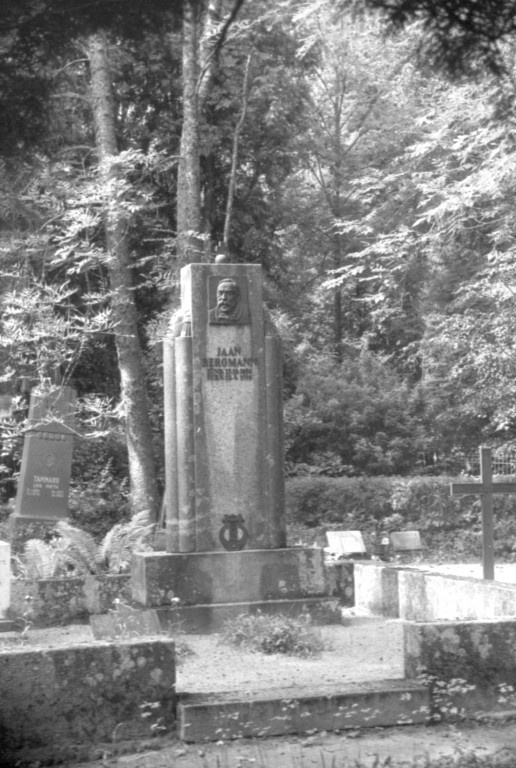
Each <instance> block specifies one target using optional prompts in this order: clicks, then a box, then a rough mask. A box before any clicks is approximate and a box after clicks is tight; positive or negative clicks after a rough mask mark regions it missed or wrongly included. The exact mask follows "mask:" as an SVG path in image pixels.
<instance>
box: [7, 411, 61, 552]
mask: <svg viewBox="0 0 516 768" xmlns="http://www.w3.org/2000/svg"><path fill="white" fill-rule="evenodd" d="M73 437H74V431H73V430H72V429H70V427H67V426H66V424H63V423H61V422H57V421H50V422H46V423H43V424H38V425H36V426H34V427H32V428H31V429H29V430H28V431H27V432H26V434H25V442H24V444H23V453H22V463H21V471H20V477H19V479H18V489H17V493H16V501H15V505H14V513H13V514H12V515H11V517H10V518H9V533H10V540H11V546H12V547H13V549H14V551H17V550H20V549H22V548H23V545H24V542H25V541H27V540H28V539H33V538H44V537H45V536H46V535H47V534H48V532H49V530H51V529H53V527H54V526H55V523H56V522H57V521H59V520H65V519H66V518H67V517H68V493H69V486H70V475H71V471H72V453H73Z"/></svg>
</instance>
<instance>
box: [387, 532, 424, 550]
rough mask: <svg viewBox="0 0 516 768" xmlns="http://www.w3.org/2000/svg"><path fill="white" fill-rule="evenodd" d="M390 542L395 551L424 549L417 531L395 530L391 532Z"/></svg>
mask: <svg viewBox="0 0 516 768" xmlns="http://www.w3.org/2000/svg"><path fill="white" fill-rule="evenodd" d="M391 544H392V548H393V550H394V551H395V552H420V551H421V550H423V549H424V545H423V542H422V541H421V536H420V535H419V531H396V532H394V533H391Z"/></svg>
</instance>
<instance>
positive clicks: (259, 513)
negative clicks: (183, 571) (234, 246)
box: [164, 264, 285, 552]
mask: <svg viewBox="0 0 516 768" xmlns="http://www.w3.org/2000/svg"><path fill="white" fill-rule="evenodd" d="M225 289H228V293H229V294H230V299H231V301H232V302H233V307H232V311H231V312H229V311H227V312H226V313H224V312H222V310H221V309H220V304H221V302H222V303H223V301H224V296H223V294H224V293H225ZM221 296H222V298H221ZM181 297H182V298H181V310H180V312H179V313H177V314H176V315H175V316H174V318H173V320H172V327H171V332H170V334H169V335H168V336H167V338H166V339H165V343H164V379H165V456H166V489H167V490H166V507H167V549H168V551H170V552H203V551H205V552H206V551H210V552H213V551H217V550H218V551H220V550H224V549H227V550H235V549H241V548H246V549H262V548H263V549H269V548H277V547H283V546H285V521H284V483H283V450H282V412H281V405H282V404H281V355H280V345H279V339H278V338H277V336H276V334H275V331H274V329H273V327H272V325H271V324H270V323H268V322H267V319H266V317H265V315H264V309H263V304H262V278H261V268H260V267H259V266H254V265H242V264H190V265H189V266H187V267H184V268H183V269H182V270H181Z"/></svg>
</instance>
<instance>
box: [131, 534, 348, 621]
mask: <svg viewBox="0 0 516 768" xmlns="http://www.w3.org/2000/svg"><path fill="white" fill-rule="evenodd" d="M132 595H133V599H134V600H135V601H136V602H137V603H139V604H140V605H143V606H146V607H153V608H157V609H162V610H161V611H160V618H162V621H163V623H164V624H168V623H174V622H175V621H180V622H184V623H185V624H186V625H187V626H188V629H189V630H191V631H200V632H205V631H211V630H213V629H216V628H218V627H219V626H220V625H221V623H223V621H224V620H225V619H227V618H232V617H234V616H236V615H238V614H241V613H253V612H255V611H257V610H260V611H261V612H263V613H274V612H277V613H288V614H291V615H298V614H300V613H309V614H310V615H311V616H312V617H313V619H314V621H317V622H318V623H326V622H328V623H329V622H340V620H341V613H340V607H339V597H338V596H335V597H329V596H328V595H329V590H328V584H327V581H326V573H325V569H324V559H323V553H322V550H320V549H314V548H303V547H293V548H291V549H287V548H285V549H276V550H267V549H262V550H245V551H241V552H197V553H190V554H184V555H181V554H172V553H166V552H138V553H136V554H135V555H134V559H133V568H132Z"/></svg>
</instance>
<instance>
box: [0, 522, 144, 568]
mask: <svg viewBox="0 0 516 768" xmlns="http://www.w3.org/2000/svg"><path fill="white" fill-rule="evenodd" d="M154 529H155V524H154V523H151V522H150V518H149V515H148V513H147V512H142V513H140V514H138V515H135V516H134V517H133V518H132V519H131V520H130V521H129V522H127V523H119V524H117V525H115V526H113V528H111V530H110V531H108V533H107V534H106V535H105V536H104V538H103V539H102V541H101V542H100V544H97V542H96V541H95V539H94V538H93V536H92V535H91V534H90V533H87V531H83V530H82V529H81V528H78V527H76V526H74V525H70V523H67V522H66V521H64V520H61V521H59V522H58V523H57V525H56V535H55V536H54V537H53V538H52V539H51V540H50V541H49V542H48V543H47V542H45V541H42V540H41V539H30V540H29V541H27V542H26V544H25V549H24V553H23V556H21V557H18V558H17V559H16V563H15V564H14V565H15V568H16V575H18V576H20V577H21V578H27V579H51V578H60V577H64V576H82V575H87V574H100V573H124V572H126V571H128V570H129V568H130V565H131V555H132V553H133V552H135V551H136V550H140V551H141V550H150V549H152V544H151V542H152V536H153V533H154Z"/></svg>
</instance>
